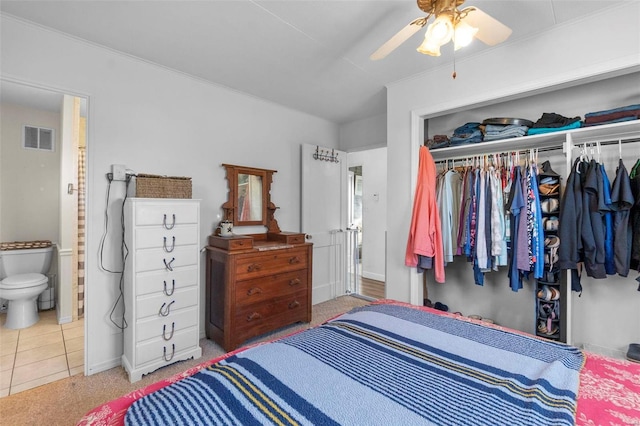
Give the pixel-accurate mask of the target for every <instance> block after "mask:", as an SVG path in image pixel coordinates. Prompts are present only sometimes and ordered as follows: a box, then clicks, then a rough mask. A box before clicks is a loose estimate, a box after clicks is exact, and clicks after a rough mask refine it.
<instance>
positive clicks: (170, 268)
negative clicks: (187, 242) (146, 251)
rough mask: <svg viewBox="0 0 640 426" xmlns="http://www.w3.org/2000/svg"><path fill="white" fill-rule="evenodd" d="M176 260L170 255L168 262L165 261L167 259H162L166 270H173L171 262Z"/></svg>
mask: <svg viewBox="0 0 640 426" xmlns="http://www.w3.org/2000/svg"><path fill="white" fill-rule="evenodd" d="M175 260H176V258H175V257H172V258H171V260H170V261H169V263H167V259H162V261H163V262H164V267H165V269H166V270H167V271H173V267H172V266H171V264H172V263H173V262H174V261H175Z"/></svg>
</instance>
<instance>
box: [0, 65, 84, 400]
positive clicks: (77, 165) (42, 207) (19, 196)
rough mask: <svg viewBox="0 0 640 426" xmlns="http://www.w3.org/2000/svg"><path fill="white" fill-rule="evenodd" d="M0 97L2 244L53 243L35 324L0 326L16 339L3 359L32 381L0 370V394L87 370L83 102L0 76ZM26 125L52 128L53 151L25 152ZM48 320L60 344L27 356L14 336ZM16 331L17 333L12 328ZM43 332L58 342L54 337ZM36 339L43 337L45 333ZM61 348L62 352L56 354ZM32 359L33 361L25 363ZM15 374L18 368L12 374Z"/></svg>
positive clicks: (34, 331)
mask: <svg viewBox="0 0 640 426" xmlns="http://www.w3.org/2000/svg"><path fill="white" fill-rule="evenodd" d="M0 102H1V104H2V108H1V113H2V145H1V146H0V158H1V163H0V164H1V165H0V177H1V179H0V180H1V181H2V186H0V195H1V197H2V203H1V204H0V222H1V225H0V241H31V240H40V239H46V240H50V241H52V242H53V243H54V245H55V246H56V260H55V261H54V266H53V267H52V269H51V271H50V283H52V285H53V289H52V292H53V293H54V297H53V301H52V302H50V303H49V304H47V303H44V304H43V303H40V308H41V309H43V311H42V312H41V315H40V321H39V323H38V324H36V325H34V326H32V327H29V328H27V329H23V330H19V331H17V330H4V328H3V329H2V332H3V344H4V342H5V340H4V339H5V337H6V336H5V334H7V333H9V334H10V335H11V336H15V338H16V341H15V342H14V343H15V347H13V346H12V344H13V343H10V344H9V345H8V347H6V348H4V347H3V356H4V355H5V354H4V350H5V349H7V351H9V352H8V355H9V356H13V357H14V364H15V365H16V366H17V367H21V368H22V369H25V370H32V371H33V375H34V376H33V377H34V378H33V380H32V379H31V377H32V376H31V375H29V380H27V379H25V380H24V381H23V382H24V383H14V384H11V382H10V381H9V382H6V381H5V380H4V376H5V374H11V375H12V376H13V375H14V374H13V373H15V372H14V371H11V370H9V371H8V373H7V372H6V371H4V370H3V371H2V374H3V380H2V383H3V386H4V385H5V384H6V383H8V386H9V387H8V388H6V389H1V390H0V395H7V394H9V393H10V392H11V389H13V392H18V391H20V390H26V389H28V388H29V386H30V385H31V384H33V386H39V385H42V384H45V383H49V382H51V381H54V380H59V379H61V378H63V377H68V375H73V374H82V373H84V334H85V333H84V319H83V317H84V284H85V283H84V263H85V259H84V258H85V254H84V244H85V237H84V226H85V223H84V216H85V213H84V210H85V209H84V206H85V189H84V188H85V185H84V176H85V175H86V162H85V159H86V150H87V143H86V141H87V138H86V135H87V132H86V130H87V106H88V99H87V98H86V97H78V96H74V95H69V94H65V93H61V92H60V91H58V90H55V89H49V88H45V87H42V86H35V85H33V84H27V83H24V82H20V81H15V80H11V79H5V78H3V79H1V80H0ZM25 124H28V125H35V126H37V127H43V128H47V129H51V130H52V131H53V135H54V136H53V147H52V148H53V149H50V150H49V151H50V152H37V153H34V152H26V151H25V148H24V146H22V144H21V143H22V131H23V130H22V128H23V126H24V125H25ZM30 154H33V155H30ZM12 155H17V156H19V157H17V156H14V157H12ZM45 292H46V291H45ZM45 309H46V310H45ZM3 322H4V318H2V321H1V323H3ZM52 322H53V324H59V327H60V328H61V330H58V332H57V334H60V333H62V335H63V336H64V344H62V345H59V344H58V343H55V344H53V343H52V345H53V346H51V350H50V351H48V350H42V351H38V352H42V357H43V358H42V359H38V360H34V359H31V358H29V359H27V358H25V355H26V353H27V352H30V353H33V350H32V348H27V347H24V346H21V344H20V343H19V342H18V340H17V339H18V337H17V336H18V334H22V335H25V336H26V335H31V334H33V335H34V336H39V334H38V333H41V332H42V331H41V330H39V328H43V327H45V326H46V328H47V330H51V325H52ZM38 325H40V327H38ZM72 329H73V331H71V330H72ZM5 331H6V332H7V333H5ZM13 331H16V333H11V332H13ZM45 331H46V330H45ZM48 337H50V338H51V339H57V337H56V336H54V334H51V336H48ZM11 338H13V337H11ZM24 339H25V338H24V336H23V337H21V338H20V340H21V341H23V340H24ZM33 340H34V341H42V342H45V341H46V339H45V336H43V337H42V338H34V339H33ZM3 346H4V345H3ZM9 346H10V347H9ZM60 348H62V350H63V351H65V352H63V353H62V354H61V353H58V352H59V351H60V350H61V349H60ZM23 352H24V353H23ZM50 358H51V359H53V358H55V359H56V361H55V362H57V361H58V360H60V363H61V364H65V365H66V370H64V371H66V373H64V371H60V372H56V373H55V374H52V371H53V370H54V369H49V371H47V368H46V367H42V368H39V366H42V365H46V363H44V362H43V361H45V360H47V362H53V361H48V360H49V359H50ZM62 358H64V362H62V361H61V359H62ZM31 362H33V366H30V363H31ZM35 362H38V364H36V363H35ZM40 369H42V371H39V370H40ZM19 376H20V374H17V373H16V377H19Z"/></svg>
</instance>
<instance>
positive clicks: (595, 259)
mask: <svg viewBox="0 0 640 426" xmlns="http://www.w3.org/2000/svg"><path fill="white" fill-rule="evenodd" d="M600 188H602V175H601V173H600V167H599V165H598V163H596V161H595V160H593V159H591V161H589V166H588V169H587V174H586V177H585V181H584V185H583V188H582V205H583V206H584V208H585V214H584V216H583V220H582V244H583V249H584V267H585V272H586V273H587V275H588V276H590V277H592V278H607V274H606V272H605V269H604V226H603V223H602V215H601V213H600V210H599V209H598V191H599V189H600Z"/></svg>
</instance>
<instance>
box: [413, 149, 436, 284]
mask: <svg viewBox="0 0 640 426" xmlns="http://www.w3.org/2000/svg"><path fill="white" fill-rule="evenodd" d="M436 178H437V172H436V164H435V162H434V161H433V157H432V156H431V153H430V152H429V149H428V148H427V147H425V146H421V147H420V160H419V165H418V179H417V183H416V192H415V196H414V201H413V213H412V217H411V226H410V228H409V237H408V239H407V249H406V253H405V265H407V266H411V267H417V266H418V256H424V257H426V258H430V259H432V262H433V269H434V272H435V280H436V281H437V282H439V283H443V282H444V281H445V272H444V258H443V249H442V233H441V232H442V231H441V226H440V217H439V214H438V206H437V204H436Z"/></svg>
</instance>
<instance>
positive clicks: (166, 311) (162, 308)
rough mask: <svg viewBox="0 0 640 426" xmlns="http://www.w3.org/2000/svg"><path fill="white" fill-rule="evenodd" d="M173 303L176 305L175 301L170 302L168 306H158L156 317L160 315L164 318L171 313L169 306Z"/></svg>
mask: <svg viewBox="0 0 640 426" xmlns="http://www.w3.org/2000/svg"><path fill="white" fill-rule="evenodd" d="M174 303H176V301H175V300H172V301H171V302H169V304H167V303H166V302H165V303H163V304H162V306H160V310H159V311H158V315H160V316H161V317H166V316H167V315H169V313H170V311H171V305H173V304H174Z"/></svg>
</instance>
